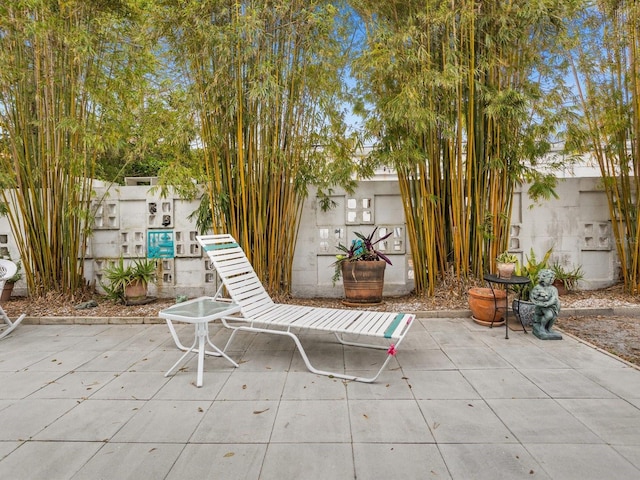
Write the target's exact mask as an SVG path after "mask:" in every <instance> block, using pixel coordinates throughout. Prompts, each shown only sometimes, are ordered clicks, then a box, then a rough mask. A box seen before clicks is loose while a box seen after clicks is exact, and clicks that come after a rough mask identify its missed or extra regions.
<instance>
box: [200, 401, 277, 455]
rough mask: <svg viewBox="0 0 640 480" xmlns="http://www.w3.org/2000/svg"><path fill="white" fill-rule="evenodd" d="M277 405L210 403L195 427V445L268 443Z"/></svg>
mask: <svg viewBox="0 0 640 480" xmlns="http://www.w3.org/2000/svg"><path fill="white" fill-rule="evenodd" d="M278 405H279V402H277V401H273V400H271V401H270V400H225V401H216V402H213V404H212V405H211V407H210V408H209V409H208V410H207V411H206V412H205V415H204V417H203V418H202V421H201V422H200V423H199V424H198V427H197V428H196V430H195V432H194V433H193V436H192V437H191V441H192V442H195V443H222V444H234V443H265V444H266V443H269V439H270V438H271V432H272V431H273V423H274V421H275V418H276V415H277V413H278Z"/></svg>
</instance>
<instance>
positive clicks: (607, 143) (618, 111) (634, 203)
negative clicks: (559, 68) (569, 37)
mask: <svg viewBox="0 0 640 480" xmlns="http://www.w3.org/2000/svg"><path fill="white" fill-rule="evenodd" d="M597 7H598V8H592V9H588V10H585V11H584V12H583V13H584V15H583V16H581V17H580V18H579V19H578V20H577V21H576V27H575V28H576V30H579V31H580V32H582V33H583V34H584V36H586V37H589V38H592V39H593V40H592V41H591V42H588V43H583V42H576V44H575V47H574V49H573V52H574V57H573V60H574V63H573V65H574V73H575V82H576V85H577V88H578V92H579V99H580V101H579V104H580V105H581V107H582V113H583V116H582V118H583V119H584V123H582V124H580V125H578V126H576V127H575V130H574V132H573V133H574V134H573V135H572V137H571V138H572V140H573V142H574V143H572V146H573V147H575V148H577V149H578V150H579V151H580V152H588V153H591V154H592V155H593V156H594V157H595V160H596V161H597V164H598V165H599V167H600V172H601V175H602V180H603V186H604V190H605V192H606V194H607V200H608V204H609V213H610V218H611V228H612V230H613V232H612V233H613V236H614V238H615V240H616V250H617V253H618V258H619V259H620V276H621V278H622V280H623V281H624V285H625V289H626V290H627V291H628V292H630V293H639V292H640V222H639V219H638V212H639V211H640V196H639V195H638V192H640V177H639V176H638V168H639V167H640V164H639V162H640V158H639V155H640V5H638V2H635V1H602V2H598V4H597Z"/></svg>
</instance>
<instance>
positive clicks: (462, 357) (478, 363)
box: [442, 346, 511, 370]
mask: <svg viewBox="0 0 640 480" xmlns="http://www.w3.org/2000/svg"><path fill="white" fill-rule="evenodd" d="M442 351H443V352H444V353H445V354H446V355H447V357H449V358H450V359H451V361H452V362H453V364H454V365H455V366H456V368H458V369H460V370H466V369H476V368H510V367H511V365H509V363H508V362H507V361H506V360H504V359H503V358H502V357H501V356H499V355H498V354H497V353H496V352H494V351H493V350H491V349H489V348H487V347H486V346H476V347H451V346H443V347H442Z"/></svg>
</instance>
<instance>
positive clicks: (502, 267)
mask: <svg viewBox="0 0 640 480" xmlns="http://www.w3.org/2000/svg"><path fill="white" fill-rule="evenodd" d="M517 263H518V257H516V256H515V255H514V254H512V253H509V252H507V251H506V250H505V251H504V252H502V253H501V254H500V255H498V256H497V257H496V268H497V270H498V277H500V278H511V275H512V274H513V271H514V270H515V269H516V264H517Z"/></svg>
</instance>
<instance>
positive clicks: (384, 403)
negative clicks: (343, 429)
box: [349, 400, 434, 443]
mask: <svg viewBox="0 0 640 480" xmlns="http://www.w3.org/2000/svg"><path fill="white" fill-rule="evenodd" d="M349 414H350V418H351V430H352V436H353V441H354V442H355V443H370V442H383V443H402V442H407V443H432V442H434V440H433V435H432V434H431V431H430V430H429V427H428V426H427V423H426V421H425V418H424V416H423V414H422V412H421V411H420V408H419V407H418V405H417V404H416V402H415V401H411V400H353V401H350V402H349Z"/></svg>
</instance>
